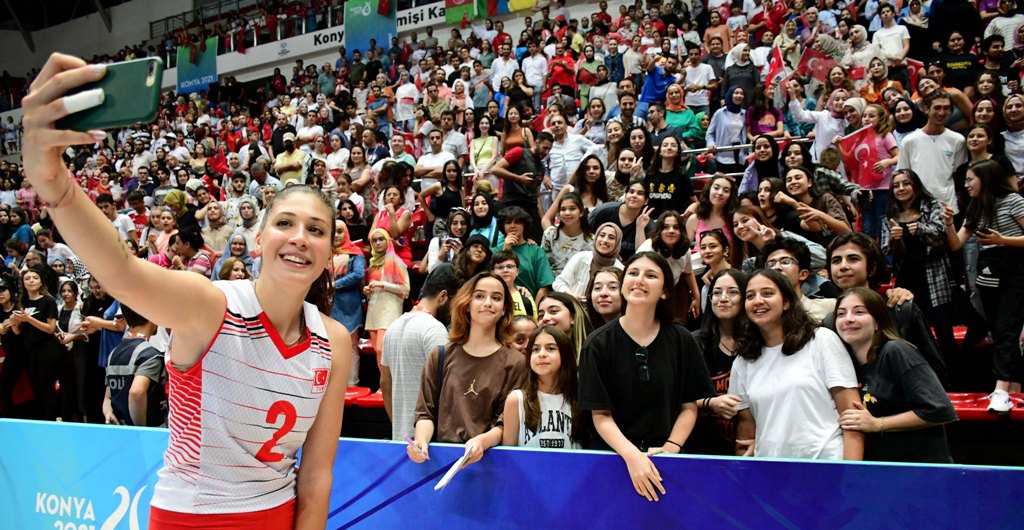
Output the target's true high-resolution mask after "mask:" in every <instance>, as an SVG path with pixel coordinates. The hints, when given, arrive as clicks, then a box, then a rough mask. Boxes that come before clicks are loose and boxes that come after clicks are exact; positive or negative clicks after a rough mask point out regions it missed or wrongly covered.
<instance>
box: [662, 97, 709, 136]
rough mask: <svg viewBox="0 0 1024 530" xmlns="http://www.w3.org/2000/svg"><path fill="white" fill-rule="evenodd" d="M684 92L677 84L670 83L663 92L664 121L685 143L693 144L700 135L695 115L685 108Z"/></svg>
mask: <svg viewBox="0 0 1024 530" xmlns="http://www.w3.org/2000/svg"><path fill="white" fill-rule="evenodd" d="M685 98H686V92H685V91H684V90H683V87H682V85H680V84H679V83H672V84H671V85H669V86H668V90H666V91H665V121H666V122H668V125H669V127H676V128H678V129H679V132H680V133H682V139H683V141H684V142H686V143H691V142H693V140H694V138H696V137H697V135H698V134H700V123H699V122H698V121H697V115H696V114H694V113H693V111H692V110H690V108H689V107H687V106H686V99H685Z"/></svg>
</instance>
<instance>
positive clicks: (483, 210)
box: [473, 195, 491, 217]
mask: <svg viewBox="0 0 1024 530" xmlns="http://www.w3.org/2000/svg"><path fill="white" fill-rule="evenodd" d="M490 211H491V206H490V204H488V203H487V199H485V198H483V197H481V196H479V195H478V196H476V197H474V198H473V215H476V216H477V217H483V216H485V215H487V213H488V212H490Z"/></svg>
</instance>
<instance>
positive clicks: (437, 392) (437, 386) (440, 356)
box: [432, 344, 445, 441]
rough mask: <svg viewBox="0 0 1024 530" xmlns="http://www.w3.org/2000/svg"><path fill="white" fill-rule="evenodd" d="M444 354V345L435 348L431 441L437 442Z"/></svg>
mask: <svg viewBox="0 0 1024 530" xmlns="http://www.w3.org/2000/svg"><path fill="white" fill-rule="evenodd" d="M444 353H445V345H444V344H439V345H438V346H437V381H436V382H435V383H434V436H433V440H432V441H436V440H437V429H438V425H440V420H441V383H442V382H443V379H444Z"/></svg>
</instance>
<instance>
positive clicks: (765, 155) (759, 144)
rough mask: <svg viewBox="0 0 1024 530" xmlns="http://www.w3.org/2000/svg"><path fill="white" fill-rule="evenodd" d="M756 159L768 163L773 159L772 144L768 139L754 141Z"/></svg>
mask: <svg viewBox="0 0 1024 530" xmlns="http://www.w3.org/2000/svg"><path fill="white" fill-rule="evenodd" d="M754 157H755V158H757V160H758V161H760V162H767V161H769V160H771V158H772V144H771V142H769V141H768V139H767V138H758V139H757V140H754Z"/></svg>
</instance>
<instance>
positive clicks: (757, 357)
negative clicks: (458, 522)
mask: <svg viewBox="0 0 1024 530" xmlns="http://www.w3.org/2000/svg"><path fill="white" fill-rule="evenodd" d="M588 9H589V10H592V12H583V10H588ZM523 16H524V17H525V24H526V29H525V30H524V31H522V32H521V34H520V35H509V34H508V33H506V32H505V31H504V25H503V23H502V22H501V21H495V22H493V23H492V21H491V20H485V21H475V22H473V23H472V24H471V25H469V26H467V27H465V28H460V27H455V28H451V29H450V30H446V31H444V32H443V34H441V31H438V34H437V35H435V33H434V31H433V29H432V28H427V29H426V30H425V31H424V32H423V33H419V32H414V33H413V34H412V35H411V37H408V38H404V39H399V38H396V39H394V40H392V42H390V43H376V42H373V41H371V42H369V43H368V46H366V47H363V48H361V49H359V50H346V49H344V48H342V49H340V50H339V55H338V57H337V59H336V60H333V61H329V62H325V63H323V64H304V63H303V61H296V62H295V64H294V65H290V68H289V66H284V65H282V67H281V68H278V69H275V72H274V75H273V76H272V77H271V78H270V79H269V80H267V82H266V83H264V84H261V85H260V86H257V87H255V88H252V87H244V86H242V85H241V84H239V83H237V82H236V81H235V80H234V79H233V78H231V77H227V78H223V79H221V80H220V83H219V84H218V85H215V86H212V87H211V89H210V90H209V91H207V92H202V93H195V94H192V95H189V96H176V95H174V94H165V95H164V97H163V99H162V102H161V111H160V116H159V118H158V119H157V120H156V121H155V122H153V123H149V124H140V125H138V126H135V127H130V128H125V129H123V130H120V131H116V132H114V133H112V134H111V135H110V136H109V138H108V139H107V140H106V141H103V142H100V143H97V144H96V145H92V146H83V147H78V148H73V149H69V150H68V151H67V153H66V157H65V159H66V162H67V166H68V170H69V171H70V172H71V174H73V175H74V176H75V177H76V178H77V180H78V182H79V183H80V185H81V186H82V189H83V190H85V191H86V192H87V193H88V194H89V195H90V196H91V197H93V198H94V200H95V201H96V202H97V204H99V205H100V207H101V208H103V210H104V211H105V212H106V213H107V215H108V217H109V218H110V220H111V222H112V223H114V225H115V226H116V227H117V228H118V231H119V233H120V234H121V236H122V238H123V239H124V241H125V245H126V248H127V249H128V251H129V252H131V253H134V254H136V255H137V256H138V257H139V258H140V259H148V260H150V261H151V262H154V263H156V264H158V265H160V266H163V267H168V268H175V269H182V270H192V271H194V272H196V273H198V274H203V275H205V276H207V277H210V278H211V279H213V280H217V279H248V278H252V277H256V276H258V275H259V266H260V257H259V250H258V246H257V244H256V241H255V240H254V238H255V234H256V232H257V230H258V228H259V224H260V220H261V212H262V211H263V210H264V209H265V208H266V205H267V203H268V202H269V201H271V200H272V199H273V197H274V195H275V193H277V192H278V191H279V190H281V189H283V188H284V187H287V186H291V185H298V184H306V185H310V186H313V187H315V188H318V189H320V190H321V191H322V192H323V193H324V194H325V195H326V196H327V197H328V198H329V199H330V200H331V202H332V203H333V204H335V205H336V208H337V212H338V216H337V234H338V236H337V237H336V240H335V247H336V254H335V259H334V262H333V264H332V268H333V274H334V278H335V281H334V286H333V287H334V289H335V305H334V312H333V315H332V316H333V317H334V318H336V319H338V320H339V321H340V322H342V323H343V324H344V325H345V326H346V327H347V328H348V329H349V330H351V331H353V340H354V342H355V341H357V340H358V337H360V336H361V335H362V336H364V337H366V338H367V339H369V341H370V344H371V346H372V348H373V350H374V352H375V353H376V356H377V363H378V365H379V367H380V370H381V373H382V379H381V388H382V391H383V394H384V399H385V404H386V407H387V410H388V414H389V417H390V418H391V419H392V425H393V431H394V435H395V437H396V439H401V437H402V436H404V435H407V436H412V437H414V438H415V442H416V448H415V449H413V448H412V446H411V447H410V457H411V458H412V459H413V460H416V461H422V459H423V457H424V456H425V454H426V452H427V450H428V447H427V446H428V443H429V442H430V441H431V440H432V439H433V440H437V441H442V442H457V443H471V444H472V445H473V446H474V447H475V451H474V453H473V458H471V460H476V459H479V458H480V455H481V454H482V452H483V451H484V450H485V449H486V448H488V447H491V446H494V445H498V444H506V445H517V444H524V445H536V446H541V447H566V448H568V447H581V446H584V447H595V448H605V449H612V450H615V451H616V452H618V453H619V454H620V455H621V456H622V457H623V459H624V460H625V462H626V464H627V466H628V467H629V469H630V472H631V473H630V474H631V477H632V478H633V481H634V485H635V486H636V488H637V491H638V493H640V494H642V495H645V496H646V497H648V498H653V497H655V496H656V495H657V494H658V488H659V487H660V482H658V481H657V480H656V479H657V471H656V469H655V468H654V464H653V463H651V460H650V459H649V458H648V457H647V455H649V454H653V453H657V452H670V453H676V452H679V451H681V450H682V449H683V447H684V446H685V447H686V449H687V451H688V452H695V453H710V454H748V455H755V456H772V457H789V458H819V459H842V458H847V459H862V458H867V459H876V460H902V461H927V462H949V461H951V459H950V453H949V449H948V446H947V444H946V441H945V434H944V430H943V427H942V425H943V424H945V423H948V422H951V421H955V420H956V414H955V413H954V412H953V408H952V405H951V404H950V401H949V398H948V397H947V395H946V393H945V389H946V387H947V385H948V384H949V381H950V379H951V378H953V377H954V374H951V373H949V371H948V370H947V368H948V367H949V366H950V364H951V360H952V359H954V358H957V357H958V356H961V355H964V354H965V353H964V352H967V351H971V350H972V348H974V347H975V346H976V345H978V344H979V343H982V342H983V341H986V340H987V341H989V342H991V343H992V351H993V354H992V355H993V366H994V381H995V383H994V386H993V387H992V393H991V395H990V404H989V410H990V411H991V412H992V413H1005V412H1007V411H1009V410H1010V408H1012V407H1013V406H1014V402H1013V399H1014V398H1011V397H1010V394H1011V393H1018V392H1020V381H1021V376H1022V373H1021V371H1022V365H1021V346H1020V336H1021V332H1022V327H1024V275H1020V274H1018V273H1016V272H1014V271H1015V270H1017V268H1016V264H1017V263H1020V259H1021V258H1022V257H1024V254H1022V251H1021V250H1020V249H1021V248H1022V247H1024V198H1022V197H1021V195H1020V194H1019V191H1018V190H1019V188H1018V177H1019V176H1021V175H1022V174H1024V96H1022V92H1021V85H1020V80H1021V72H1022V65H1024V15H1022V14H1020V12H1019V9H1018V7H1017V5H1016V4H1015V2H1014V1H1013V0H999V1H998V2H990V1H982V2H980V3H979V4H978V5H973V4H969V3H968V2H966V1H964V0H944V1H942V2H939V1H937V0H933V2H931V3H930V4H929V3H927V2H926V3H924V4H922V2H920V1H919V0H911V1H910V2H909V3H908V4H907V5H905V6H902V7H899V6H895V5H893V4H889V3H884V2H882V3H880V2H877V1H874V0H867V1H866V2H860V3H858V4H854V5H850V6H847V5H844V3H843V2H841V1H840V2H837V1H835V0H823V1H821V2H812V1H809V0H792V1H791V2H788V3H787V2H774V3H771V2H768V3H764V2H758V1H757V0H746V1H742V0H735V1H733V2H732V3H729V2H723V1H721V0H711V1H710V2H709V3H708V4H705V3H704V2H701V1H675V2H664V3H658V2H648V3H646V4H642V3H641V2H637V3H636V4H635V5H627V6H623V7H622V8H621V9H620V10H619V12H618V13H609V12H607V4H606V2H603V1H602V2H600V4H599V5H590V4H588V5H585V6H578V7H577V6H573V7H572V8H571V10H570V8H569V7H567V6H566V5H565V3H564V2H562V1H561V0H556V1H554V2H551V3H547V2H543V3H539V4H538V5H537V6H535V8H534V10H533V11H530V12H527V13H524V14H523ZM773 50H778V52H779V54H778V55H780V56H781V57H782V59H783V61H784V62H785V65H784V66H785V68H786V70H785V72H787V73H788V72H791V71H794V70H796V71H797V72H796V74H795V75H787V76H785V78H784V79H783V78H781V77H774V78H770V79H769V78H768V74H769V70H770V69H772V64H773V63H772V59H771V57H772V56H773V55H775V53H774V52H773ZM349 52H351V53H349ZM810 52H814V53H818V54H821V55H823V56H825V57H827V58H828V59H830V60H831V61H833V62H834V66H832V67H831V68H829V69H828V70H827V72H823V73H822V75H820V76H817V78H816V77H815V76H814V75H809V76H806V77H805V76H803V75H800V71H799V65H800V62H801V57H803V56H804V55H805V54H807V53H810ZM908 61H910V62H909V63H908ZM914 61H919V62H920V63H921V64H923V66H922V67H920V69H917V68H916V67H914V64H915V63H914ZM908 66H910V67H911V68H908ZM282 70H283V72H282ZM289 70H290V71H289ZM780 79H782V80H781V81H780ZM819 79H820V80H819ZM865 128H868V129H871V130H873V132H874V133H875V134H874V136H873V138H875V145H873V146H871V147H872V150H873V151H875V152H876V153H877V154H878V156H877V160H875V161H874V164H873V166H872V168H871V169H872V171H873V172H874V173H873V174H875V175H876V176H877V178H873V179H865V178H863V175H865V173H856V174H857V175H860V176H861V177H859V178H852V179H851V178H848V175H853V173H852V172H851V171H848V170H847V168H846V167H845V165H844V162H843V161H844V158H845V157H844V154H843V153H842V152H841V151H842V149H841V148H840V146H841V142H840V140H841V139H842V138H843V137H844V136H846V135H849V134H850V133H852V132H855V131H860V130H862V129H865ZM0 183H2V185H0V188H2V189H0V237H2V238H3V239H4V240H5V241H6V243H5V246H6V249H7V252H8V258H7V267H6V269H5V270H4V272H3V274H2V275H3V277H4V281H5V283H4V284H2V285H0V321H2V322H3V327H2V328H0V333H2V334H3V336H2V341H3V342H2V344H3V348H4V350H5V352H6V355H7V362H6V363H5V364H4V371H3V374H4V377H3V383H4V384H3V387H2V388H3V390H4V393H3V396H2V397H3V398H4V401H3V407H4V409H3V412H4V413H5V414H7V415H18V414H29V415H31V416H32V417H37V418H41V419H53V418H56V417H57V416H61V417H63V418H64V419H65V420H66V421H67V420H74V419H78V420H86V421H101V419H107V420H108V421H116V422H121V423H127V422H135V423H136V424H138V423H139V420H141V421H144V422H147V421H148V422H151V421H152V420H151V419H150V420H147V419H145V418H146V414H144V413H142V412H139V410H138V405H137V403H138V402H132V401H130V400H131V399H133V398H132V396H135V399H138V398H139V396H141V395H143V393H141V391H140V392H135V393H133V394H132V396H128V397H127V398H123V399H128V400H129V405H131V403H135V405H132V406H129V405H118V407H114V408H113V409H112V410H113V412H111V408H110V407H112V405H110V404H109V403H111V401H116V399H121V398H120V394H118V392H116V390H118V389H120V388H122V387H124V385H125V383H124V382H123V381H122V382H121V383H120V385H121V386H120V387H118V388H114V387H115V386H117V385H114V384H113V383H111V384H110V385H108V388H109V389H110V390H111V396H110V397H108V400H107V403H108V405H105V406H103V405H102V403H103V399H102V397H103V389H104V385H103V369H102V368H100V367H101V366H103V365H106V364H107V361H108V360H109V361H110V363H112V365H113V363H114V359H115V358H117V359H118V363H119V364H118V365H117V366H121V365H129V366H132V367H133V368H132V370H130V373H131V374H134V377H136V378H141V379H147V380H149V381H150V382H151V384H149V385H147V387H146V390H147V391H148V390H150V389H151V388H153V387H159V386H160V384H161V381H162V377H165V375H161V368H162V367H160V368H157V367H156V366H155V365H156V364H158V363H159V361H158V360H157V359H159V355H157V354H155V353H153V352H149V350H147V348H153V349H154V350H155V351H157V352H158V351H161V350H162V349H165V348H166V340H167V339H166V330H154V329H149V328H148V327H147V323H145V322H144V321H142V322H139V319H138V318H136V317H132V318H133V319H134V320H131V319H128V318H127V315H125V318H121V316H119V315H120V313H119V312H118V309H117V303H116V301H113V300H110V299H108V298H107V297H106V295H105V294H104V292H103V289H102V286H100V285H98V284H96V283H95V282H92V281H90V280H89V276H88V271H85V270H84V267H82V266H81V263H80V262H78V260H77V259H76V257H75V256H74V254H73V252H71V251H70V249H68V248H67V247H66V246H63V245H62V243H61V242H60V241H61V239H60V235H59V233H57V232H56V231H54V230H53V227H52V223H51V222H50V221H49V220H48V216H47V212H46V208H45V207H43V206H42V205H40V204H39V203H38V201H37V199H36V197H35V195H34V192H33V190H32V189H31V187H30V186H29V184H28V183H27V182H26V181H24V180H23V179H22V178H21V176H20V168H19V167H17V166H16V165H14V164H10V165H8V164H6V163H5V164H4V165H2V166H0ZM424 276H426V279H425V280H422V278H423V277H424ZM417 278H419V279H420V280H422V283H423V287H422V289H421V290H420V291H419V292H414V290H413V283H414V282H415V283H417V284H418V283H419V281H417V280H416V279H417ZM4 293H6V295H5V294H4ZM154 295H155V296H166V297H167V299H168V303H173V298H174V293H154ZM414 304H415V305H414ZM410 308H411V310H409V309H410ZM78 322H80V323H79V324H77V325H76V323H78ZM957 325H966V326H968V332H967V336H966V338H964V339H963V340H962V343H958V341H957V340H955V339H954V336H953V328H954V326H957ZM125 328H130V329H131V330H132V331H131V332H130V333H129V334H127V335H125ZM691 331H695V333H691ZM122 336H125V337H132V338H135V339H145V340H146V344H147V345H146V346H144V347H139V346H138V344H136V343H132V344H130V345H129V346H125V347H120V351H119V353H118V354H117V355H112V354H111V352H112V351H115V352H116V351H118V350H115V346H117V344H118V343H119V342H120V339H121V337H122ZM125 340H126V341H127V340H129V339H125ZM38 352H46V355H41V354H38ZM354 357H356V358H358V356H354ZM125 359H129V360H125ZM13 370H19V371H18V372H13V373H12V371H13ZM22 370H23V372H24V373H25V374H27V379H28V383H27V384H28V387H29V388H28V390H31V392H30V393H32V394H34V399H32V400H29V401H27V402H19V401H18V399H17V396H19V395H24V394H25V391H26V387H25V386H24V385H21V386H19V381H20V379H19V377H20V374H21V373H22ZM119 370H120V371H115V373H118V374H121V373H122V372H124V371H125V370H126V369H123V368H122V369H119ZM352 373H353V380H352V381H350V384H352V385H355V384H357V383H358V381H357V380H356V379H355V377H357V375H358V373H359V371H358V370H353V372H352ZM111 378H112V376H111V370H110V367H108V368H107V380H108V382H109V381H111V380H112V379H111ZM57 380H59V381H60V392H59V394H57V393H54V388H53V387H54V383H55V382H56V381H57ZM364 383H367V382H364ZM128 386H132V385H128ZM374 386H375V385H374ZM97 389H98V390H97ZM12 396H13V397H12ZM159 401H160V400H159V396H156V397H152V396H151V397H150V399H149V400H148V401H146V403H148V404H149V406H154V405H153V403H154V402H156V403H159ZM101 406H102V410H101V408H100V407H101ZM132 407H135V408H132ZM129 408H131V409H132V410H133V411H134V412H132V413H131V414H130V417H129V416H128V415H126V414H127V412H125V411H128V410H129ZM143 410H144V409H143ZM97 411H100V412H97ZM119 411H121V412H119ZM439 411H440V413H439ZM662 492H663V491H662Z"/></svg>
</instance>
